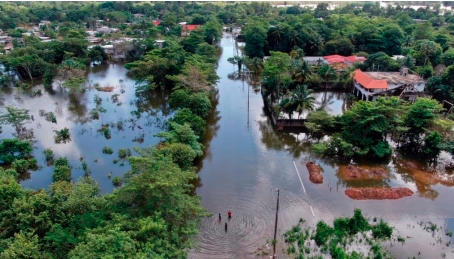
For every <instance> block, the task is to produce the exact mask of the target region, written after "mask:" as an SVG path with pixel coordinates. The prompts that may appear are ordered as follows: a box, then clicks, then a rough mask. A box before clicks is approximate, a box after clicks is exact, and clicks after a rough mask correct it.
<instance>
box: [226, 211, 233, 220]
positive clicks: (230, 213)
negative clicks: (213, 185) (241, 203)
mask: <svg viewBox="0 0 454 259" xmlns="http://www.w3.org/2000/svg"><path fill="white" fill-rule="evenodd" d="M227 215H229V219H231V218H232V212H231V211H230V210H229V212H227Z"/></svg>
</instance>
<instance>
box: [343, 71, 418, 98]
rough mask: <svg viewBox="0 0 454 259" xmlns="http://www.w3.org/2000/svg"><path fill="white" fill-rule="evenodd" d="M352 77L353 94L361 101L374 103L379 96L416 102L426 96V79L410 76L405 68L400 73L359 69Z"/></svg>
mask: <svg viewBox="0 0 454 259" xmlns="http://www.w3.org/2000/svg"><path fill="white" fill-rule="evenodd" d="M351 76H352V77H353V85H354V88H353V94H354V95H355V96H356V97H357V98H359V99H361V100H365V101H373V100H376V99H377V98H378V96H386V95H397V96H399V97H401V98H402V99H405V100H409V101H414V100H415V99H416V97H418V96H421V95H424V93H423V92H424V87H425V84H426V82H425V81H424V79H423V78H421V77H419V76H417V75H413V74H409V73H408V68H405V67H404V68H402V69H401V71H400V72H363V71H361V70H359V69H357V70H355V71H354V72H353V73H352V74H351Z"/></svg>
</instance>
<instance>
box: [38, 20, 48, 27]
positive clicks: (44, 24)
mask: <svg viewBox="0 0 454 259" xmlns="http://www.w3.org/2000/svg"><path fill="white" fill-rule="evenodd" d="M49 23H50V21H45V20H42V21H40V22H39V23H38V27H39V28H41V26H46V25H48V24H49Z"/></svg>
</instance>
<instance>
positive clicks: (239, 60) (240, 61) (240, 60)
mask: <svg viewBox="0 0 454 259" xmlns="http://www.w3.org/2000/svg"><path fill="white" fill-rule="evenodd" d="M227 61H228V62H230V63H232V64H234V65H237V66H238V72H240V71H241V68H243V63H244V58H243V57H241V56H234V57H230V58H228V59H227Z"/></svg>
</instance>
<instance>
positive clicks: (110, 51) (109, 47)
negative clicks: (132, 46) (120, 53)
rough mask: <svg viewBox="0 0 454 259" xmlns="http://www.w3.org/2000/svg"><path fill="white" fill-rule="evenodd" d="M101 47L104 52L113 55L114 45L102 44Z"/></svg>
mask: <svg viewBox="0 0 454 259" xmlns="http://www.w3.org/2000/svg"><path fill="white" fill-rule="evenodd" d="M101 48H103V49H104V52H105V53H106V54H107V55H113V54H114V52H115V51H114V45H102V46H101Z"/></svg>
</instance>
